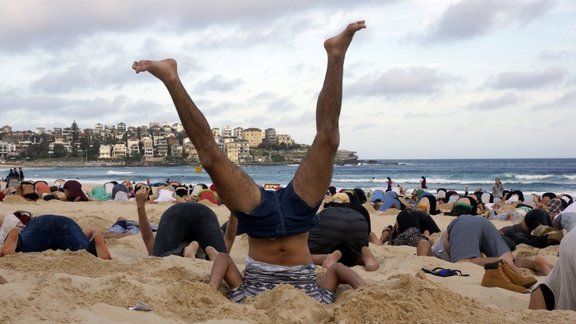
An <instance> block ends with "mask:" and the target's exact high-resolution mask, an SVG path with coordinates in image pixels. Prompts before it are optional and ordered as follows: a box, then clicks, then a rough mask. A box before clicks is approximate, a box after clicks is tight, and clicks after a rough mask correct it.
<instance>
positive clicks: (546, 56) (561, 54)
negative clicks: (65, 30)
mask: <svg viewBox="0 0 576 324" xmlns="http://www.w3.org/2000/svg"><path fill="white" fill-rule="evenodd" d="M538 58H539V59H541V60H544V61H559V60H570V61H574V60H575V59H576V51H574V50H568V49H555V50H544V51H542V52H541V53H540V54H539V55H538Z"/></svg>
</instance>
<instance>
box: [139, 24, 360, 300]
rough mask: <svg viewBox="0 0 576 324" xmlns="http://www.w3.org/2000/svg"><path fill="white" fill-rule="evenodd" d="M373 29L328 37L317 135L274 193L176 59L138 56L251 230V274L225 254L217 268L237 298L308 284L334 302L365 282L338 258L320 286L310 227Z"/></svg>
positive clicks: (217, 280) (213, 279) (215, 276)
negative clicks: (245, 164)
mask: <svg viewBox="0 0 576 324" xmlns="http://www.w3.org/2000/svg"><path fill="white" fill-rule="evenodd" d="M363 28H366V25H365V24H364V21H357V22H355V23H352V24H349V25H348V26H347V27H346V29H345V30H344V31H343V32H341V33H340V34H339V35H337V36H335V37H332V38H329V39H328V40H326V41H325V42H324V48H325V49H326V52H327V55H328V65H327V70H326V75H325V79H324V84H323V87H322V90H321V91H320V94H319V97H318V103H317V106H316V132H317V134H316V137H315V138H314V142H313V143H312V146H311V147H310V149H309V151H308V152H307V154H306V156H305V157H304V159H303V160H302V162H301V163H300V166H299V167H298V169H297V170H296V173H295V174H294V178H293V180H292V181H291V182H290V183H289V184H288V185H287V186H286V188H284V189H282V190H280V191H276V192H271V191H266V190H264V189H262V188H261V187H259V186H258V185H257V184H256V183H255V182H254V181H253V180H252V179H251V178H250V177H249V176H248V175H247V174H246V173H244V172H243V171H242V170H241V169H240V168H239V167H238V166H237V165H236V164H234V163H233V162H231V161H230V160H229V159H228V158H227V157H226V155H225V154H224V153H223V152H222V151H220V149H219V148H218V145H217V144H216V142H215V141H214V137H213V135H212V131H211V128H210V125H209V124H208V122H207V120H206V118H205V117H204V115H203V114H202V112H201V111H200V110H199V109H198V107H197V106H196V105H195V103H194V102H193V101H192V99H191V98H190V96H189V95H188V93H187V92H186V90H185V89H184V86H183V85H182V83H181V81H180V78H179V75H178V71H177V64H176V61H174V60H173V59H166V60H162V61H148V60H144V61H138V62H134V64H133V65H132V68H133V69H134V70H135V71H136V73H139V72H144V71H146V72H149V73H151V74H152V75H154V76H155V77H156V78H158V79H159V80H160V81H162V82H163V83H164V85H165V86H166V88H167V89H168V92H169V93H170V96H171V97H172V100H173V102H174V105H175V106H176V110H177V111H178V115H179V116H180V120H181V121H182V124H183V126H184V129H185V130H186V133H187V135H188V137H189V138H190V140H191V141H192V143H193V144H194V146H195V147H196V150H197V151H198V157H199V159H200V163H201V164H202V166H203V167H204V168H205V170H206V172H208V174H209V175H210V177H211V179H212V181H213V183H214V184H215V186H216V188H218V195H219V196H220V198H221V199H222V201H223V202H224V203H225V205H226V206H227V207H228V208H229V209H230V211H231V212H232V213H233V214H234V215H235V216H236V217H237V218H238V226H239V228H240V229H241V230H242V231H244V232H245V233H247V234H248V244H249V248H248V257H247V259H246V267H245V272H244V277H242V275H241V274H240V272H239V270H238V268H237V267H236V265H235V264H234V262H233V261H232V258H231V257H230V256H229V255H228V254H225V253H220V254H219V255H218V256H217V257H216V260H215V261H214V265H213V267H212V271H211V273H210V284H211V285H212V286H213V287H214V288H216V289H217V288H218V287H219V286H220V284H221V282H222V279H224V280H225V281H226V282H227V283H228V285H229V286H230V288H231V291H230V292H229V297H230V298H231V299H232V300H233V301H236V302H242V301H244V299H245V298H247V297H252V296H255V295H257V294H258V293H260V292H262V291H264V290H266V289H271V288H273V287H274V286H275V285H276V284H280V283H288V284H292V285H293V286H295V287H297V288H302V289H304V290H305V291H306V293H307V294H308V295H310V296H312V297H313V298H315V299H317V300H318V301H321V302H325V303H330V302H333V301H334V291H335V290H336V287H337V286H338V285H339V284H340V283H346V284H350V285H351V286H353V287H354V288H356V287H359V286H361V285H364V281H363V280H362V279H361V278H360V277H359V276H358V275H357V274H356V273H355V272H354V271H353V270H352V269H350V268H348V267H345V266H344V265H342V264H339V263H336V264H334V265H333V266H331V267H330V268H329V269H328V271H327V273H326V274H325V275H324V277H323V278H322V280H321V281H320V282H319V283H318V285H316V275H315V272H314V265H313V263H312V260H311V256H310V252H309V250H308V231H309V230H310V228H311V227H312V226H314V225H315V224H316V223H317V222H318V218H317V216H316V212H317V210H318V207H319V205H320V203H321V201H322V200H323V198H324V194H325V191H326V188H327V187H328V186H329V185H330V181H331V178H332V171H333V164H334V159H335V156H336V151H337V149H338V145H339V142H340V137H339V129H338V120H339V116H340V109H341V106H342V78H343V72H344V57H345V54H346V50H347V49H348V46H349V45H350V43H351V41H352V38H353V36H354V34H355V33H356V32H357V31H358V30H360V29H363Z"/></svg>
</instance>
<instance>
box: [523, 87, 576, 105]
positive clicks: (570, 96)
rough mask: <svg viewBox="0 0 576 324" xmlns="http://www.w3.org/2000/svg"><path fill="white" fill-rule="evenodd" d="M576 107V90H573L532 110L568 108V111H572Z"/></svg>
mask: <svg viewBox="0 0 576 324" xmlns="http://www.w3.org/2000/svg"><path fill="white" fill-rule="evenodd" d="M575 105H576V89H572V90H569V91H566V92H565V93H563V94H562V95H561V96H560V97H558V98H556V99H554V100H552V101H550V102H547V103H541V104H538V105H535V106H534V107H532V110H544V109H561V108H567V110H572V107H574V106H575Z"/></svg>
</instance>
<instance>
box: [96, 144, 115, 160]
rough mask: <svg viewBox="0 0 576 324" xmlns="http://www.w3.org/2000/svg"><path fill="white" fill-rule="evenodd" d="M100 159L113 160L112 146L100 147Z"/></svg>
mask: <svg viewBox="0 0 576 324" xmlns="http://www.w3.org/2000/svg"><path fill="white" fill-rule="evenodd" d="M98 158H99V159H111V158H112V147H111V146H110V145H100V155H99V156H98Z"/></svg>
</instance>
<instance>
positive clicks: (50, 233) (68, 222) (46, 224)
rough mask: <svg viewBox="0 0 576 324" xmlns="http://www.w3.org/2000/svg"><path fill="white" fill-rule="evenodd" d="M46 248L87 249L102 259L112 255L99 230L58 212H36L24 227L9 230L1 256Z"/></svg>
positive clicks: (0, 252)
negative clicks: (48, 213) (39, 213)
mask: <svg viewBox="0 0 576 324" xmlns="http://www.w3.org/2000/svg"><path fill="white" fill-rule="evenodd" d="M47 250H70V251H79V250H86V251H88V252H89V253H91V254H93V255H95V256H97V257H99V258H101V259H111V256H110V252H109V251H108V247H107V246H106V242H105V240H104V236H103V235H102V232H100V231H97V230H91V229H90V230H86V231H83V230H82V228H81V227H80V225H78V224H77V223H76V222H75V221H74V220H73V219H71V218H68V217H66V216H59V215H41V216H36V217H34V218H32V219H31V220H30V221H29V222H28V224H27V225H26V227H24V229H22V230H21V229H20V228H13V229H12V230H10V232H9V233H8V236H7V237H6V241H5V242H4V245H3V246H2V250H1V251H0V256H6V255H10V254H15V253H17V252H23V253H27V252H43V251H47Z"/></svg>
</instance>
